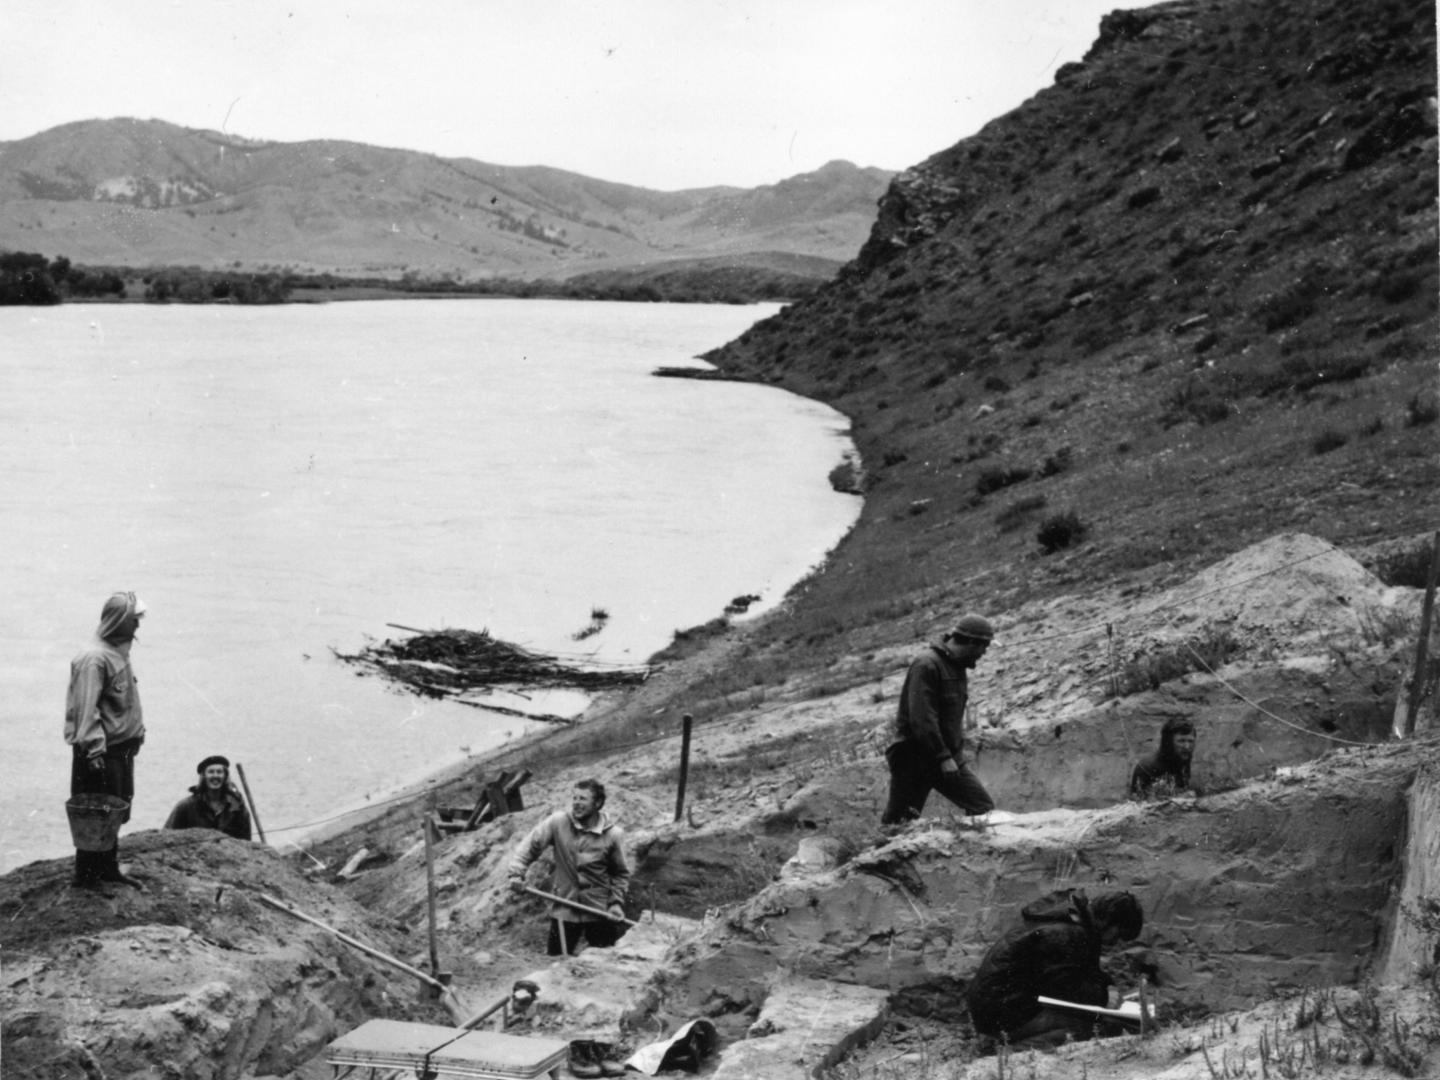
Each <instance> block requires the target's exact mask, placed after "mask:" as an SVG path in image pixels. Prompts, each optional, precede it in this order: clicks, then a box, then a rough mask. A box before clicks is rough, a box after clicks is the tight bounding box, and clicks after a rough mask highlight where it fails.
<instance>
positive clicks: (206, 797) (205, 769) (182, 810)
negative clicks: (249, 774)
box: [165, 754, 250, 840]
mask: <svg viewBox="0 0 1440 1080" xmlns="http://www.w3.org/2000/svg"><path fill="white" fill-rule="evenodd" d="M195 772H196V773H197V774H198V775H199V777H200V780H199V782H198V783H197V784H195V786H194V787H192V788H191V789H190V794H189V795H187V796H186V797H185V798H183V799H181V800H180V801H179V802H178V803H176V804H175V809H174V810H171V811H170V817H169V818H167V819H166V821H165V828H167V829H214V830H215V831H216V832H222V833H224V834H225V835H226V836H233V837H234V838H235V839H236V840H249V839H250V811H249V810H247V809H245V800H244V799H242V798H241V797H240V792H238V791H236V790H235V785H234V784H232V783H230V759H229V758H227V757H223V756H221V755H220V754H215V755H213V756H212V757H207V758H206V759H205V760H204V761H202V762H200V764H199V765H196V766H195Z"/></svg>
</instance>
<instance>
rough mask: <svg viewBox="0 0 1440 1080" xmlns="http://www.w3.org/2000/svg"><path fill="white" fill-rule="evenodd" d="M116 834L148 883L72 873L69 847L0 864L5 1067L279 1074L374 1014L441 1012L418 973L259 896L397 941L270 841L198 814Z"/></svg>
mask: <svg viewBox="0 0 1440 1080" xmlns="http://www.w3.org/2000/svg"><path fill="white" fill-rule="evenodd" d="M121 850H122V858H123V859H125V860H127V861H129V862H130V864H131V872H132V873H133V874H135V875H136V876H137V877H140V878H141V879H142V880H143V883H144V885H145V888H144V891H138V890H135V889H132V888H128V887H125V886H113V887H107V891H105V892H90V891H86V890H78V889H74V888H72V887H71V885H70V877H71V872H72V868H71V864H70V861H69V860H52V861H47V862H35V863H31V864H29V865H28V866H25V867H22V868H20V869H18V870H15V871H13V872H12V873H10V874H7V875H5V876H4V877H3V878H0V948H3V949H4V953H5V974H4V979H3V982H0V1010H3V1013H4V1015H5V1018H6V1021H5V1026H4V1032H3V1053H4V1060H5V1076H6V1077H7V1080H61V1078H69V1077H75V1078H77V1080H78V1078H80V1077H85V1078H89V1080H93V1078H94V1077H104V1076H109V1077H121V1076H158V1075H161V1071H157V1070H162V1071H163V1073H164V1075H173V1076H185V1077H194V1078H197V1080H207V1078H211V1077H216V1078H219V1077H231V1076H237V1075H240V1074H241V1073H244V1074H246V1075H265V1074H274V1075H282V1074H285V1073H288V1072H290V1071H292V1070H293V1069H295V1068H296V1067H298V1066H299V1065H300V1064H301V1063H302V1062H304V1061H306V1060H308V1059H309V1058H311V1057H313V1056H314V1055H316V1054H317V1053H318V1052H319V1051H320V1050H321V1049H323V1047H324V1046H325V1045H326V1044H327V1043H328V1042H329V1041H330V1040H332V1039H334V1038H335V1037H336V1036H337V1035H339V1034H342V1033H343V1032H345V1031H348V1030H349V1029H350V1028H352V1027H354V1026H355V1025H356V1024H358V1023H360V1022H361V1021H363V1020H365V1019H368V1018H370V1017H392V1018H396V1019H427V1020H431V1021H433V1020H434V1019H435V1016H436V1014H437V1011H438V1007H437V1006H435V1005H431V1004H424V1003H421V1002H419V1001H418V1000H417V995H416V989H415V982H414V981H413V980H410V979H407V978H406V977H404V976H402V975H397V974H396V973H394V972H393V971H391V970H390V969H389V968H386V967H384V966H382V965H380V964H377V963H376V962H374V961H372V960H369V959H367V958H365V957H364V956H363V955H362V954H361V953H359V952H357V951H355V950H353V949H351V948H350V947H348V946H346V945H343V944H340V943H339V942H338V941H337V940H336V939H335V938H333V937H332V936H331V935H329V934H326V933H325V932H324V931H321V930H318V929H315V928H313V927H310V926H308V925H307V924H304V923H302V922H299V921H297V920H295V919H293V918H291V917H290V916H287V915H284V914H282V913H280V912H277V911H275V910H274V909H272V908H269V907H267V906H266V905H265V904H263V903H262V902H261V901H260V900H258V899H257V895H258V894H260V893H265V894H269V895H272V896H275V897H277V898H280V899H283V900H285V901H287V902H289V903H291V904H292V905H294V906H295V907H297V908H299V909H300V910H302V911H305V912H306V913H307V914H310V915H313V916H314V917H316V918H319V919H321V920H322V921H324V922H326V923H328V924H330V925H332V926H336V927H337V928H339V929H342V930H343V931H344V932H345V933H348V934H350V935H351V936H353V937H355V938H357V939H359V940H361V941H364V942H366V943H367V944H369V945H371V946H373V947H375V948H378V949H381V950H382V951H386V952H388V953H389V955H395V953H394V951H393V950H395V949H396V947H397V946H398V945H399V944H400V935H398V934H397V933H396V932H395V930H394V928H393V926H391V925H386V924H385V923H384V922H383V921H382V920H379V919H376V918H374V917H372V916H371V915H370V914H369V913H368V912H366V911H365V910H364V909H363V908H362V907H360V906H358V905H357V904H355V903H354V902H353V901H350V900H349V899H347V898H346V897H344V896H343V895H341V894H338V893H336V892H335V891H334V890H333V889H331V888H329V887H327V886H325V885H320V884H317V883H315V882H312V881H309V880H307V879H306V878H305V877H304V875H302V874H301V873H299V872H298V871H297V870H296V868H295V867H293V866H292V865H291V864H290V863H288V862H286V861H285V860H284V859H282V858H281V857H280V856H279V855H278V854H276V853H275V852H274V851H272V850H270V849H269V848H265V847H261V846H259V845H255V844H247V843H243V842H240V841H236V840H231V839H229V838H227V837H223V836H221V835H220V834H218V833H213V832H210V831H209V830H193V831H186V832H147V833H139V834H136V835H135V836H134V837H130V836H126V837H124V838H123V839H122V842H121Z"/></svg>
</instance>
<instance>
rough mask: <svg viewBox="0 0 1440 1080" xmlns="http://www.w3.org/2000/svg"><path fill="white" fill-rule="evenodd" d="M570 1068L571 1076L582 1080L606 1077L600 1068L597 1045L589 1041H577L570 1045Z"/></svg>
mask: <svg viewBox="0 0 1440 1080" xmlns="http://www.w3.org/2000/svg"><path fill="white" fill-rule="evenodd" d="M569 1068H570V1075H571V1076H574V1077H578V1078H580V1080H591V1078H592V1077H596V1076H604V1075H605V1073H604V1071H603V1070H602V1069H601V1068H600V1061H599V1055H598V1054H596V1053H595V1044H594V1043H593V1042H591V1041H590V1040H589V1039H576V1040H575V1041H574V1042H572V1043H571V1044H570V1061H569Z"/></svg>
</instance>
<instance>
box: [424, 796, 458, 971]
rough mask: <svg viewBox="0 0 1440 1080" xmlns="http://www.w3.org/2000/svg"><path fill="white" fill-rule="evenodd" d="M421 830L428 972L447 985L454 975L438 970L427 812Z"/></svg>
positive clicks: (432, 846) (431, 843)
mask: <svg viewBox="0 0 1440 1080" xmlns="http://www.w3.org/2000/svg"><path fill="white" fill-rule="evenodd" d="M421 831H422V832H424V834H425V906H426V910H427V911H428V912H429V915H430V974H431V975H433V976H435V979H436V981H438V982H439V983H441V984H442V985H444V986H449V985H450V980H451V979H452V978H454V975H453V974H452V973H451V972H448V971H441V970H440V949H439V946H438V944H437V941H436V932H435V842H434V840H433V839H432V837H431V834H432V833H433V832H434V831H435V830H434V829H433V828H431V825H430V815H429V814H428V813H427V814H426V815H425V817H424V819H423V820H422V821H421Z"/></svg>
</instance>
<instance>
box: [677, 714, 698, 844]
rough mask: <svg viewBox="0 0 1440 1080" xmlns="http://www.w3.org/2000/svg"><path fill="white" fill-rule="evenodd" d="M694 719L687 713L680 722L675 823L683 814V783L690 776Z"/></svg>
mask: <svg viewBox="0 0 1440 1080" xmlns="http://www.w3.org/2000/svg"><path fill="white" fill-rule="evenodd" d="M692 723H694V719H693V718H692V717H691V715H690V714H689V713H688V712H687V713H686V714H685V716H684V719H682V720H681V721H680V785H679V787H678V788H676V790H675V821H676V822H677V823H678V822H679V821H680V818H681V816H682V815H683V814H684V812H685V781H686V780H687V779H688V778H689V776H690V725H691V724H692Z"/></svg>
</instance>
